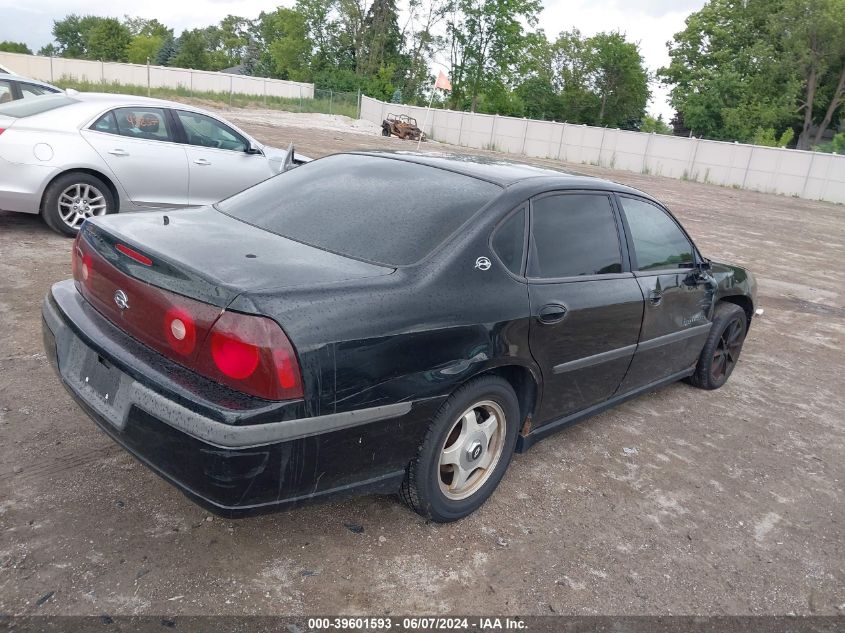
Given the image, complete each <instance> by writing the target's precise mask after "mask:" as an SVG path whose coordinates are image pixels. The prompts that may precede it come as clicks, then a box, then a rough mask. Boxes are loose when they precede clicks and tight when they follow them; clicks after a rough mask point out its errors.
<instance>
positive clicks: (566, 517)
mask: <svg viewBox="0 0 845 633" xmlns="http://www.w3.org/2000/svg"><path fill="white" fill-rule="evenodd" d="M229 116H231V117H232V118H233V119H235V120H237V121H238V122H239V123H240V124H242V125H243V127H244V128H245V129H247V130H249V131H251V132H252V133H253V134H255V135H256V136H257V137H258V138H259V139H261V140H263V141H267V142H271V143H273V144H276V145H279V146H282V147H284V146H286V145H287V143H288V142H290V141H291V140H293V141H294V142H295V143H296V145H297V148H298V149H299V151H301V152H303V153H305V154H308V155H311V156H314V157H317V156H321V155H324V154H327V153H331V152H336V151H339V150H345V149H351V148H381V147H391V148H406V149H412V148H413V144H410V143H405V142H402V141H399V140H398V139H383V138H381V137H379V136H377V135H376V134H375V133H372V132H370V133H368V134H366V135H365V134H363V133H362V130H366V129H367V128H366V127H362V128H360V129H357V130H353V129H351V128H349V127H348V126H347V127H346V128H345V131H344V124H343V122H342V121H341V122H340V123H338V124H337V125H335V124H332V128H333V129H323V130H319V129H313V128H308V127H304V125H305V124H304V123H303V121H306V123H307V120H304V119H300V120H298V121H296V122H290V121H289V122H288V123H285V122H284V119H283V118H282V117H280V118H279V122H278V123H277V124H275V125H270V123H272V121H273V120H274V119H273V117H272V116H271V115H269V114H268V115H266V116H265V115H264V114H260V115H259V114H256V113H255V112H242V113H238V112H229ZM304 116H308V115H304ZM285 118H290V115H285ZM312 124H313V123H312ZM424 148H425V149H426V150H432V149H452V148H448V147H447V146H440V145H437V144H434V143H429V144H425V145H424ZM456 151H460V150H456ZM540 162H542V161H540ZM558 165H559V163H558ZM571 167H572V168H573V169H575V170H577V171H581V172H587V173H593V174H596V175H600V176H605V177H609V178H613V179H616V180H619V181H622V182H624V183H626V184H630V185H633V186H635V187H638V188H640V189H643V190H645V191H647V192H649V193H651V194H653V195H655V196H657V197H659V198H661V199H662V200H663V201H665V202H666V203H667V204H668V205H669V206H670V207H671V208H672V209H673V210H674V211H675V212H676V213H677V215H678V216H679V217H680V219H681V220H682V221H683V223H684V225H685V226H686V227H687V229H688V230H689V231H690V232H691V234H692V235H693V236H694V238H695V239H696V241H697V243H698V245H699V247H700V248H701V249H702V250H703V251H704V253H706V254H707V255H709V256H711V257H713V258H717V259H726V260H729V261H734V262H737V263H739V264H742V265H747V266H749V267H750V268H751V269H752V270H753V271H754V272H755V273H756V275H757V278H758V280H759V284H760V299H761V306H760V307H762V308H764V309H765V314H764V316H763V317H762V318H759V319H757V320H756V321H755V323H754V324H753V326H752V329H751V333H750V336H749V340H748V342H747V343H746V346H745V351H744V354H743V357H742V360H741V362H740V364H739V366H738V368H737V370H736V372H735V373H734V375H733V377H732V379H731V381H730V382H729V383H728V384H727V385H726V386H725V387H724V388H723V389H722V390H721V391H718V392H714V393H705V392H703V391H698V390H695V389H693V388H691V387H688V386H687V385H685V384H677V385H673V386H671V387H668V388H665V389H663V390H660V391H658V392H655V393H652V394H649V395H646V396H644V397H642V398H640V399H638V400H634V401H631V402H629V403H626V404H624V405H622V406H620V407H618V408H617V409H615V410H613V411H610V412H607V413H604V414H602V415H600V416H598V417H596V418H593V419H592V420H590V421H587V422H585V423H583V424H580V425H578V426H575V427H572V428H570V429H568V430H565V431H563V432H562V433H560V434H558V435H556V436H553V437H551V438H550V439H547V440H545V441H544V442H542V443H540V444H538V445H537V446H535V447H534V448H533V449H532V450H531V451H530V452H529V453H527V454H525V455H518V456H517V457H516V458H515V460H514V462H513V464H512V466H511V468H510V470H509V472H508V474H507V475H506V477H505V479H504V481H503V483H502V485H501V487H500V488H499V490H498V492H497V493H496V494H495V496H494V497H493V499H492V500H491V501H490V502H489V503H487V504H486V505H485V506H484V507H483V508H482V509H481V510H480V511H479V512H478V513H476V514H475V515H473V516H471V517H469V518H467V519H465V520H464V521H461V522H459V523H457V524H452V525H448V526H438V525H433V524H427V523H425V522H424V521H423V520H421V519H420V518H419V517H418V516H416V515H415V514H413V513H411V512H410V511H408V510H406V509H405V508H404V507H403V506H401V505H399V504H398V503H396V502H395V501H394V500H393V499H391V498H387V497H365V498H361V499H356V500H351V501H345V502H341V503H330V504H324V505H317V506H310V507H305V508H302V509H298V510H295V511H291V512H286V513H281V514H274V515H267V516H262V517H255V518H248V519H242V520H237V521H230V520H221V519H218V518H214V519H212V518H210V517H209V516H208V514H207V513H206V512H204V511H202V510H201V509H200V508H199V507H198V506H196V505H194V504H193V503H191V502H189V501H188V500H187V499H186V498H184V497H183V496H182V495H181V494H180V493H179V492H177V491H176V490H175V489H173V488H172V487H170V486H169V485H168V484H165V483H164V482H163V481H162V480H160V479H159V478H158V477H156V476H155V475H153V474H152V473H151V472H150V471H149V470H147V469H146V468H145V467H143V466H141V465H140V464H138V463H136V462H135V461H134V460H133V459H132V458H131V457H129V456H128V455H127V454H126V453H124V452H123V451H122V450H121V449H120V448H118V447H117V446H116V445H115V444H113V443H112V442H111V440H109V439H108V438H107V437H106V436H105V435H104V434H103V433H101V432H100V431H99V430H97V428H96V427H95V426H94V424H93V423H92V422H91V421H90V420H88V418H87V417H86V416H85V415H84V414H83V413H81V412H80V410H79V409H77V407H76V406H75V405H74V404H73V402H72V400H71V398H70V397H69V396H68V395H67V394H66V393H65V391H64V390H63V389H62V387H61V386H60V385H59V383H58V381H57V379H56V377H55V376H54V375H53V373H52V370H51V369H50V367H49V366H48V364H47V361H46V358H45V356H44V354H43V351H42V346H41V325H40V312H39V310H40V302H41V299H42V297H43V296H44V294H45V293H46V292H47V290H48V288H49V287H50V285H51V284H52V283H54V282H56V281H58V280H61V279H65V278H68V277H69V276H70V246H71V242H70V241H69V240H66V239H63V238H61V237H58V236H56V235H54V234H53V233H51V232H50V231H49V230H48V229H47V228H46V227H45V226H44V225H43V224H42V223H41V221H40V220H39V219H38V218H36V217H29V216H24V215H16V214H8V213H7V214H4V213H0V253H2V257H0V319H2V321H1V322H2V328H0V534H2V536H0V613H6V614H34V613H39V614H95V615H99V614H103V613H108V614H112V615H116V614H203V613H211V614H232V615H236V614H297V615H302V614H311V613H319V614H326V613H337V612H343V613H349V614H353V613H355V614H382V613H392V614H407V613H412V612H425V613H453V614H454V613H465V614H490V613H502V612H505V613H510V614H554V613H558V614H707V613H717V614H787V613H797V614H827V615H834V614H837V613H845V493H843V481H845V353H843V343H844V342H845V272H843V266H842V261H843V258H845V207H842V206H835V205H830V204H822V203H814V202H807V201H802V200H796V199H790V198H785V197H774V196H770V195H765V194H757V193H750V192H743V191H735V190H731V189H722V188H718V187H714V186H709V185H702V184H692V183H686V182H679V181H675V180H668V179H663V178H657V177H652V176H643V175H637V174H629V173H625V172H610V171H608V170H601V169H596V168H592V167H585V166H580V165H578V166H571ZM353 524H354V525H353ZM349 525H353V527H354V526H361V527H363V531H362V532H360V533H357V532H356V531H353V530H351V529H349V527H347V526H349Z"/></svg>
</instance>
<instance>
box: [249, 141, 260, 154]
mask: <svg viewBox="0 0 845 633" xmlns="http://www.w3.org/2000/svg"><path fill="white" fill-rule="evenodd" d="M244 151H245V152H246V153H247V154H263V153H264V152H262V151H261V148H260V147H258V146H257V145H255V143H253V142H252V141H250V142H249V144H248V145H247V146H246V149H245V150H244Z"/></svg>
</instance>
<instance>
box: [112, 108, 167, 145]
mask: <svg viewBox="0 0 845 633" xmlns="http://www.w3.org/2000/svg"><path fill="white" fill-rule="evenodd" d="M114 117H115V119H117V130H118V132H119V133H120V135H121V136H129V137H131V138H140V139H145V140H149V141H172V140H173V136H172V134H171V133H170V128H169V127H168V125H167V119H166V117H165V114H164V108H117V109H116V110H114Z"/></svg>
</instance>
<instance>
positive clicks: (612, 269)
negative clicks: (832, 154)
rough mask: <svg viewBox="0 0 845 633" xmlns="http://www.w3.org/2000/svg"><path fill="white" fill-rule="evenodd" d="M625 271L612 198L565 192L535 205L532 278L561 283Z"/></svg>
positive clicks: (531, 255) (530, 270)
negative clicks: (565, 279)
mask: <svg viewBox="0 0 845 633" xmlns="http://www.w3.org/2000/svg"><path fill="white" fill-rule="evenodd" d="M621 272H622V256H621V252H620V250H619V235H618V232H617V230H616V219H615V218H614V216H613V207H612V206H611V204H610V198H608V197H607V196H606V195H590V194H565V195H557V196H548V197H545V198H540V199H539V200H535V201H534V203H533V207H532V215H531V250H530V257H529V264H528V275H529V277H534V278H538V279H557V278H561V277H581V276H584V275H603V274H610V273H621Z"/></svg>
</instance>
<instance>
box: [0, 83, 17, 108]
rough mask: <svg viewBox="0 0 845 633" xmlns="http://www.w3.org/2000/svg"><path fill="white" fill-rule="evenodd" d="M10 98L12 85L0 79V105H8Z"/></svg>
mask: <svg viewBox="0 0 845 633" xmlns="http://www.w3.org/2000/svg"><path fill="white" fill-rule="evenodd" d="M12 99H14V97H12V84H11V82H9V81H5V80H3V79H0V103H8V102H9V101H11V100H12Z"/></svg>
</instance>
